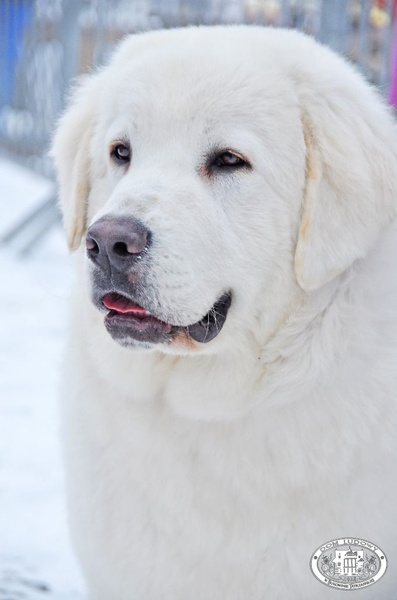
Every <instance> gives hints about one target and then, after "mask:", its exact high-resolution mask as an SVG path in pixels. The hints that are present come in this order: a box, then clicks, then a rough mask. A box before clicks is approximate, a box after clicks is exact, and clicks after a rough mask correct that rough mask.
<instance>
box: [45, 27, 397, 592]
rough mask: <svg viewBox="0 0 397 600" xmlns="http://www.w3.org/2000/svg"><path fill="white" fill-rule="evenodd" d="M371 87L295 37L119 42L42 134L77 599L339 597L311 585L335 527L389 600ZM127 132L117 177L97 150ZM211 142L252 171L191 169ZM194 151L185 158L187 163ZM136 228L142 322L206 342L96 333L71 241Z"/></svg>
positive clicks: (390, 491)
mask: <svg viewBox="0 0 397 600" xmlns="http://www.w3.org/2000/svg"><path fill="white" fill-rule="evenodd" d="M393 127H394V125H393V122H392V119H391V117H390V116H389V114H388V111H387V109H386V108H385V106H384V105H383V103H382V102H381V100H380V99H379V97H378V95H377V94H376V92H374V91H373V90H372V89H370V87H369V86H368V85H367V84H366V83H365V82H364V81H363V80H362V78H361V77H360V76H359V75H358V74H357V73H356V72H355V71H354V70H353V69H352V68H351V67H350V66H348V64H347V63H346V62H344V60H343V59H341V58H339V57H337V56H336V55H334V54H333V53H332V52H331V51H329V50H328V49H326V48H324V47H322V46H320V45H319V44H317V43H315V42H314V41H313V40H311V39H309V38H307V37H305V36H304V35H302V34H299V33H296V32H291V31H283V30H273V29H262V28H248V27H229V28H223V27H219V28H197V29H196V28H189V29H186V30H175V31H167V32H162V31H160V32H152V33H148V34H142V35H137V36H132V37H129V38H127V39H126V40H125V41H124V42H123V43H122V44H121V46H120V47H119V49H118V50H117V52H116V54H115V55H114V57H113V59H112V60H111V62H110V64H109V66H107V67H106V68H104V69H103V70H101V71H99V72H98V73H95V74H94V75H92V76H90V77H89V78H88V79H87V80H85V81H84V82H83V83H82V84H80V86H79V87H78V89H77V91H76V93H75V97H74V98H73V100H72V102H71V105H70V108H69V109H68V111H67V112H66V114H65V116H64V117H63V118H62V120H61V122H60V126H59V129H58V132H57V134H56V137H55V141H54V151H53V153H54V156H55V161H56V165H57V168H58V171H59V178H60V185H61V202H62V207H63V212H64V219H65V224H66V229H67V234H68V239H69V244H70V247H71V248H73V249H76V248H78V247H79V245H80V247H79V249H78V250H77V254H76V259H77V260H76V264H77V269H76V272H77V284H76V293H75V301H74V306H73V315H72V327H71V336H70V340H69V344H68V352H67V365H66V370H65V376H64V383H65V386H64V400H63V423H64V425H63V426H64V438H65V449H66V452H65V454H66V463H67V474H68V490H69V505H70V521H71V530H72V536H73V540H74V543H75V547H76V551H77V554H78V556H79V559H80V561H81V565H82V568H83V571H84V574H85V577H86V580H87V586H88V590H89V598H90V599H91V600H319V599H321V600H322V599H330V600H331V599H334V600H336V599H337V598H345V593H344V592H341V591H336V590H334V589H328V588H326V587H325V586H323V585H321V584H320V583H319V582H318V581H317V580H316V579H315V578H314V577H313V575H312V574H311V572H310V568H309V560H310V556H311V553H312V551H314V549H315V548H316V547H318V546H319V545H320V544H322V542H325V541H327V540H330V539H334V538H337V537H344V536H357V537H360V538H364V539H368V540H370V541H372V542H374V543H375V544H377V545H379V546H380V547H381V548H382V549H383V550H384V551H385V553H386V554H387V556H388V558H389V563H390V566H389V569H388V572H387V573H386V575H385V576H384V578H383V579H382V580H381V581H379V582H378V583H377V584H375V585H374V586H372V587H370V588H368V589H363V590H360V591H358V592H355V593H356V594H357V595H358V596H360V600H369V599H370V600H373V599H374V598H376V599H377V600H392V599H393V598H394V597H395V595H394V594H395V593H396V590H397V502H396V491H397V480H396V464H397V453H396V445H397V444H396V391H397V385H396V384H397V381H396V379H397V373H396V371H397V365H396V359H397V352H396V349H397V340H396V337H397V336H396V329H397V327H396V325H397V317H396V309H397V298H396V292H397V289H396V288H397V281H396V280H397V277H396V268H397V267H396V259H395V256H396V245H397V244H396V239H397V236H396V233H397V231H396V227H395V226H394V225H390V223H391V222H392V220H393V219H394V218H395V217H396V214H397V139H396V132H395V130H394V128H393ZM120 135H124V136H127V137H128V138H129V139H130V140H131V144H132V153H133V158H132V163H131V166H130V168H129V170H128V171H127V172H124V171H123V170H121V171H120V169H118V168H116V167H114V166H112V165H111V163H110V161H109V159H108V146H109V143H110V142H111V141H112V140H114V139H117V137H118V136H120ZM214 145H218V146H221V147H227V148H232V149H234V150H235V151H238V152H241V153H242V154H244V155H245V156H246V157H248V158H249V160H250V162H251V164H252V167H253V168H252V170H251V171H244V172H243V171H238V172H236V173H235V174H233V175H231V176H228V175H226V176H215V177H212V178H211V177H208V176H207V175H206V174H205V172H204V171H203V169H201V168H200V165H202V160H203V156H205V153H206V151H208V149H210V148H212V147H213V146H214ZM200 161H201V162H200ZM104 214H128V215H133V216H135V217H138V218H139V219H141V220H142V221H144V222H145V223H147V224H148V225H149V226H150V228H151V229H152V231H153V232H154V235H155V236H156V239H157V243H156V245H155V246H153V248H152V253H153V256H152V261H151V263H150V267H148V268H150V273H149V275H150V283H151V289H152V290H155V291H156V298H157V300H156V301H157V310H158V315H159V316H160V317H161V318H163V319H164V320H166V321H167V320H168V321H170V322H173V323H175V324H180V325H187V324H189V323H193V322H195V321H196V320H197V319H199V318H200V317H201V316H202V315H203V314H205V313H206V312H207V310H208V309H209V307H210V306H211V305H212V304H213V303H214V301H215V300H216V299H217V298H218V297H219V294H220V293H222V292H223V291H225V290H228V289H231V290H232V292H233V302H232V306H231V309H230V312H229V316H228V319H227V321H226V324H225V326H224V328H223V330H222V331H221V333H220V334H219V336H218V337H217V338H216V339H215V340H214V341H213V342H210V343H209V344H206V345H200V344H196V345H194V346H193V347H188V346H186V345H185V346H183V345H178V344H177V343H176V344H173V345H171V346H168V347H159V348H155V349H154V350H152V351H142V352H140V351H138V350H131V349H127V348H123V347H121V346H119V345H117V343H116V342H115V341H113V340H112V339H111V337H110V336H109V334H108V333H107V331H106V330H105V327H104V325H103V316H102V315H101V314H100V313H99V312H98V311H97V310H96V309H95V308H94V307H93V306H92V305H91V302H90V300H89V282H88V280H87V272H88V271H87V263H88V260H87V259H86V258H84V244H80V240H81V236H82V235H83V232H84V231H85V229H86V226H87V223H88V224H89V223H92V222H94V221H96V220H97V219H98V218H99V217H100V216H102V215H104Z"/></svg>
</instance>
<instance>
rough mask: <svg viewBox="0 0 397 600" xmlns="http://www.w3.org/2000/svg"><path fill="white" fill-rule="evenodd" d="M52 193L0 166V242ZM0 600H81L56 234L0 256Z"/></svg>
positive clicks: (65, 285)
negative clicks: (61, 399)
mask: <svg viewBox="0 0 397 600" xmlns="http://www.w3.org/2000/svg"><path fill="white" fill-rule="evenodd" d="M49 193H51V185H49V184H48V182H47V181H45V180H42V179H40V178H39V177H37V176H35V175H33V174H31V173H29V172H27V171H25V170H22V169H21V168H20V167H16V166H15V165H13V164H12V163H9V162H8V161H5V160H3V159H1V160H0V236H1V234H4V233H5V231H6V230H7V228H8V227H10V226H12V225H13V224H14V223H15V222H17V220H18V219H20V217H21V216H22V215H23V214H26V213H27V212H30V210H31V209H32V208H33V207H34V206H35V205H37V204H39V203H40V202H41V201H42V199H45V197H46V196H47V195H48V194H49ZM0 273H1V277H0V282H1V283H0V286H1V287H0V289H1V294H0V600H46V599H48V600H79V599H81V598H82V597H83V595H82V592H81V590H82V585H81V580H80V576H79V573H78V569H77V566H76V563H75V561H74V558H73V555H72V551H71V548H70V543H69V540H68V534H67V526H66V515H65V506H64V490H63V475H62V465H61V458H60V448H59V438H58V424H57V399H58V385H59V364H60V361H61V357H62V347H63V341H64V333H65V327H66V325H65V320H66V307H67V299H68V295H69V287H70V280H71V275H70V267H69V261H68V257H67V252H66V248H65V244H64V241H63V234H62V231H61V227H60V226H59V225H54V226H53V227H52V228H51V230H50V232H49V234H48V235H46V236H45V238H44V239H43V240H42V241H41V242H40V244H39V245H38V246H37V247H35V248H34V249H33V251H32V252H31V253H30V254H29V255H27V256H24V257H21V256H20V255H18V254H17V253H16V252H15V251H14V250H13V249H12V248H10V247H4V246H3V247H0Z"/></svg>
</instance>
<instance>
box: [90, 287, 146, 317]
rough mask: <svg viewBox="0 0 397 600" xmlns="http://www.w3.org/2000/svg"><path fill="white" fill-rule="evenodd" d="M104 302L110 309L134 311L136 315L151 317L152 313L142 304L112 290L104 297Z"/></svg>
mask: <svg viewBox="0 0 397 600" xmlns="http://www.w3.org/2000/svg"><path fill="white" fill-rule="evenodd" d="M102 302H103V304H104V305H105V306H106V308H108V309H109V310H115V311H116V312H119V313H132V314H134V315H135V316H136V317H141V318H143V317H150V316H151V313H149V312H147V310H145V309H144V308H143V307H142V306H139V304H134V302H131V300H128V298H125V297H124V296H120V294H116V293H115V292H112V293H110V294H106V296H104V297H103V299H102Z"/></svg>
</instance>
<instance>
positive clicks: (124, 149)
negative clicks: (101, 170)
mask: <svg viewBox="0 0 397 600" xmlns="http://www.w3.org/2000/svg"><path fill="white" fill-rule="evenodd" d="M110 156H111V157H112V158H113V160H114V161H115V162H117V163H119V164H127V163H129V162H130V159H131V150H130V149H129V147H128V146H127V145H126V144H116V145H115V146H113V148H112V149H111V151H110Z"/></svg>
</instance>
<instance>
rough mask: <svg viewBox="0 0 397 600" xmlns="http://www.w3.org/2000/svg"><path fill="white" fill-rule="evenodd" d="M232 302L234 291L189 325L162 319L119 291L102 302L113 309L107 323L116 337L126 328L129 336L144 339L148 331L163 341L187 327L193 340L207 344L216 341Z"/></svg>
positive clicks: (109, 309) (105, 296)
mask: <svg viewBox="0 0 397 600" xmlns="http://www.w3.org/2000/svg"><path fill="white" fill-rule="evenodd" d="M231 301H232V296H231V293H229V292H228V293H226V294H223V295H222V296H221V297H220V298H219V300H218V301H217V302H215V304H214V305H213V306H212V308H211V309H210V310H209V311H208V313H207V314H206V315H205V316H204V317H203V318H202V319H200V320H199V321H197V322H196V323H193V324H192V325H188V326H186V327H182V326H179V325H172V324H171V323H166V322H164V321H161V320H160V319H158V318H157V317H155V316H154V315H153V314H152V313H151V312H150V311H148V310H146V309H145V308H144V307H143V306H141V305H139V304H136V303H135V302H134V301H133V300H130V299H129V298H127V297H126V296H124V295H122V294H119V293H117V292H109V293H107V294H105V295H104V296H103V297H102V301H101V304H102V306H104V307H105V308H106V309H108V311H109V312H108V313H107V315H106V317H105V325H106V327H107V329H108V331H109V333H111V334H112V335H113V334H114V335H115V336H116V337H120V330H125V332H124V333H125V335H128V336H130V337H135V335H136V336H137V337H138V338H139V339H140V340H143V339H144V337H145V332H146V333H147V337H148V341H153V342H155V341H157V340H156V338H157V337H158V338H159V339H158V341H162V342H163V341H164V336H172V334H173V333H176V332H177V331H180V330H185V331H186V332H187V334H188V335H189V336H190V337H191V338H192V339H193V340H195V341H196V342H200V343H203V344H204V343H207V342H210V341H211V340H213V339H214V338H215V337H216V336H217V335H218V333H219V332H220V331H221V329H222V327H223V325H224V323H225V321H226V317H227V313H228V310H229V308H230V305H231ZM116 330H117V332H118V333H117V335H116V333H115V331H116ZM134 334H135V335H134Z"/></svg>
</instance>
